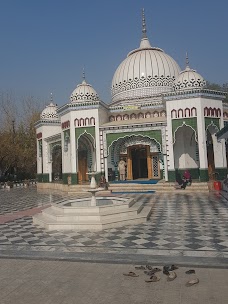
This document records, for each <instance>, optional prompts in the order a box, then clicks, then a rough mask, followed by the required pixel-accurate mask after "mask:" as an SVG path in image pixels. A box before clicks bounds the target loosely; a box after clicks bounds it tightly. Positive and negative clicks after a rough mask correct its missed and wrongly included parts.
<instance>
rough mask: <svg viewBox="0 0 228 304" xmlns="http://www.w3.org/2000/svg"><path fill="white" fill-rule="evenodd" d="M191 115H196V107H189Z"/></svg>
mask: <svg viewBox="0 0 228 304" xmlns="http://www.w3.org/2000/svg"><path fill="white" fill-rule="evenodd" d="M191 116H197V112H196V108H195V107H193V108H191Z"/></svg>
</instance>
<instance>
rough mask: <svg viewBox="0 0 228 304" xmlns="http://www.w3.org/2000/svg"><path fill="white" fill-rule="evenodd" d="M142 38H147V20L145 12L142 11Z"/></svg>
mask: <svg viewBox="0 0 228 304" xmlns="http://www.w3.org/2000/svg"><path fill="white" fill-rule="evenodd" d="M142 38H147V35H146V19H145V11H144V8H143V9H142Z"/></svg>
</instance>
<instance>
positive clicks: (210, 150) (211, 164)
mask: <svg viewBox="0 0 228 304" xmlns="http://www.w3.org/2000/svg"><path fill="white" fill-rule="evenodd" d="M206 143H207V162H208V176H209V179H215V178H216V176H215V175H214V173H215V159H214V145H213V138H212V134H211V132H210V131H209V129H207V141H206Z"/></svg>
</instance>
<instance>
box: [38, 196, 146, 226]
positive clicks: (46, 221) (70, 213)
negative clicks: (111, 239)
mask: <svg viewBox="0 0 228 304" xmlns="http://www.w3.org/2000/svg"><path fill="white" fill-rule="evenodd" d="M100 199H102V197H98V198H97V200H100ZM104 199H106V200H107V199H108V200H110V201H112V202H113V204H110V205H103V206H77V203H78V201H80V202H83V200H84V201H85V202H87V203H88V201H89V200H90V198H84V199H80V200H69V201H68V202H67V203H66V201H62V202H60V203H58V204H52V206H51V207H50V208H47V209H44V210H42V213H38V214H36V215H34V216H33V223H34V224H37V225H40V226H42V227H44V228H46V229H47V230H90V231H99V230H103V229H108V228H116V227H121V226H125V225H129V224H140V223H144V222H146V221H147V219H148V218H149V217H150V214H151V207H150V206H144V205H143V203H141V202H135V200H134V199H128V198H119V199H118V198H116V197H108V198H107V197H105V198H104ZM80 205H83V204H80Z"/></svg>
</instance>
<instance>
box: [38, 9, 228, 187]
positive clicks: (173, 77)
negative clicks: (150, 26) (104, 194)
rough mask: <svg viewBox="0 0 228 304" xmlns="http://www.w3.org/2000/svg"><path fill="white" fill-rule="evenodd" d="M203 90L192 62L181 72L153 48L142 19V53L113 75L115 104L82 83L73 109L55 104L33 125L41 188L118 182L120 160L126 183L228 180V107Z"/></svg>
mask: <svg viewBox="0 0 228 304" xmlns="http://www.w3.org/2000/svg"><path fill="white" fill-rule="evenodd" d="M186 57H187V56H186ZM205 85H206V82H205V80H204V79H203V77H202V76H201V75H200V74H198V73H197V72H196V71H195V70H193V69H192V68H190V66H189V63H188V58H186V68H185V70H183V71H181V70H180V67H179V65H178V64H177V62H176V61H175V60H174V59H173V58H172V57H170V56H169V55H168V54H166V53H165V52H164V51H163V50H162V49H160V48H158V47H153V46H151V44H150V42H149V39H148V37H147V31H146V23H145V16H144V12H143V18H142V39H141V42H140V45H139V47H138V48H137V49H135V50H132V51H131V52H130V53H129V54H127V57H126V59H124V60H123V62H121V63H120V65H119V66H118V68H117V70H116V71H115V73H114V76H113V79H112V85H111V103H109V104H107V103H105V102H103V101H101V100H100V98H99V95H98V93H97V92H96V90H95V89H94V88H93V87H92V86H91V85H90V84H88V82H87V79H85V77H83V81H82V83H81V84H79V85H78V86H77V87H76V88H75V90H74V91H73V92H72V93H71V95H70V99H69V101H68V103H66V104H64V105H63V106H60V107H57V106H56V105H55V104H53V101H52V100H51V103H50V104H49V105H48V106H47V107H46V108H45V109H44V110H43V111H42V113H41V115H40V120H39V121H38V122H37V123H36V124H35V127H36V133H37V176H38V181H39V182H44V183H48V182H53V181H54V180H57V179H61V180H62V182H63V184H80V183H83V182H86V181H87V180H88V175H87V173H88V172H91V171H97V172H99V173H100V174H102V175H104V176H105V178H106V180H107V181H111V180H118V178H119V176H118V169H117V168H118V163H119V160H120V159H123V160H125V162H126V179H127V180H142V179H145V180H153V179H154V180H160V179H163V180H165V181H174V180H175V170H176V169H178V170H179V172H181V173H182V172H183V171H184V170H186V169H188V170H189V171H190V173H191V175H192V177H193V179H197V180H200V181H207V180H208V179H209V178H211V177H213V176H214V173H215V172H217V173H218V174H219V176H220V177H221V178H222V177H223V176H226V173H227V157H226V144H225V139H222V140H218V139H217V137H216V133H217V132H219V131H220V130H221V129H222V128H223V127H224V121H228V105H227V104H226V103H225V102H224V101H223V100H224V98H225V94H224V93H223V92H219V91H212V90H208V89H206V88H205Z"/></svg>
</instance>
